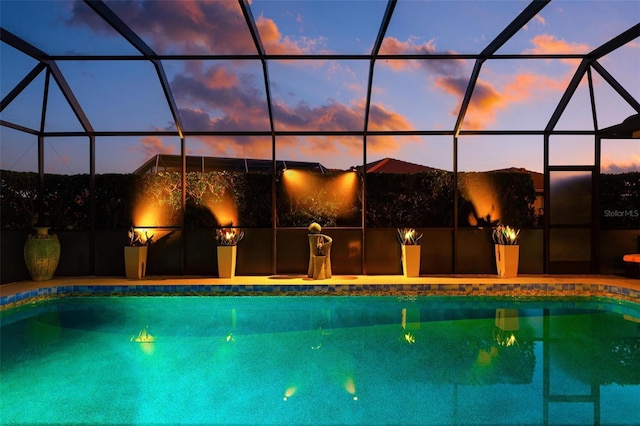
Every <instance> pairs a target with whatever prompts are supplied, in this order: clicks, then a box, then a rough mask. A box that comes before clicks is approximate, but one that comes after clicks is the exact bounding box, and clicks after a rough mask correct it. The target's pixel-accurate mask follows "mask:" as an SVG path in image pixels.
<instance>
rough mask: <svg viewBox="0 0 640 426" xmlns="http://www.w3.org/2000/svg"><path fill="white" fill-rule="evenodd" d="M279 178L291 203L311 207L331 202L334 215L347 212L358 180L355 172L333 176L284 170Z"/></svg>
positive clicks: (355, 193)
mask: <svg viewBox="0 0 640 426" xmlns="http://www.w3.org/2000/svg"><path fill="white" fill-rule="evenodd" d="M282 179H283V183H284V187H285V190H286V193H287V195H288V196H289V197H290V199H291V201H292V205H296V206H299V207H301V208H307V209H309V208H312V207H313V206H314V205H332V206H333V207H334V208H335V209H336V213H337V214H338V215H340V214H345V213H348V212H349V211H350V210H352V209H353V208H354V206H355V205H356V202H357V194H358V189H359V183H360V180H359V179H358V174H357V173H356V172H355V171H348V172H344V173H340V174H337V175H334V176H326V175H320V174H317V173H312V172H307V171H302V170H292V169H286V170H284V171H283V172H282Z"/></svg>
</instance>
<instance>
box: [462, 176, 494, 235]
mask: <svg viewBox="0 0 640 426" xmlns="http://www.w3.org/2000/svg"><path fill="white" fill-rule="evenodd" d="M460 179H461V181H462V182H463V183H464V184H463V185H461V193H462V196H463V197H464V198H465V199H467V200H469V201H470V202H471V204H472V205H473V210H474V213H475V215H474V213H470V214H469V216H468V217H467V220H468V222H469V225H471V226H482V225H483V223H481V222H480V221H483V222H486V223H484V224H489V223H497V222H499V221H500V219H501V218H502V208H501V206H500V203H499V201H498V198H497V196H496V189H495V187H494V185H493V182H492V180H491V178H490V177H489V176H487V175H486V174H483V173H471V174H465V175H461V176H460ZM479 220H480V221H479Z"/></svg>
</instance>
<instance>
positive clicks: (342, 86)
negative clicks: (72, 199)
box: [0, 0, 640, 174]
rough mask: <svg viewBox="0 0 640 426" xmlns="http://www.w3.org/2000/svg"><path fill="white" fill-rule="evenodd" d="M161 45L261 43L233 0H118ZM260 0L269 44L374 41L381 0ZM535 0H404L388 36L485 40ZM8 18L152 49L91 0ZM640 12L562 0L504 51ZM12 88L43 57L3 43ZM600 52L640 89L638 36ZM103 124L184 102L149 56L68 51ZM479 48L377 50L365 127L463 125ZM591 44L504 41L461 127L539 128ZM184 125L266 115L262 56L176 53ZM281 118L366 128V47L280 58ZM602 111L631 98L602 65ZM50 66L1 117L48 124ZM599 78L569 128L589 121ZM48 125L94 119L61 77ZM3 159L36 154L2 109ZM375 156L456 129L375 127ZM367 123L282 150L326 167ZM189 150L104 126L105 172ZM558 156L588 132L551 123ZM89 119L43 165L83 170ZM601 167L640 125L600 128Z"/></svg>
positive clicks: (497, 159) (309, 50) (468, 164)
mask: <svg viewBox="0 0 640 426" xmlns="http://www.w3.org/2000/svg"><path fill="white" fill-rule="evenodd" d="M105 3H106V4H107V6H108V7H109V8H111V9H112V10H113V11H114V12H115V13H116V14H117V15H118V16H119V17H120V18H121V19H122V20H123V21H124V23H125V24H127V25H128V26H129V27H130V28H132V29H133V30H134V31H136V32H137V34H138V35H139V36H140V38H141V39H142V40H143V41H144V42H145V43H146V44H147V45H148V46H149V47H151V48H152V49H153V50H154V51H155V52H156V53H157V54H159V55H211V54H215V55H217V54H220V55H255V54H256V48H255V45H254V43H253V40H252V39H251V35H250V33H249V31H248V29H247V25H246V22H245V19H244V17H243V15H242V11H241V9H240V7H239V5H238V3H237V2H235V1H212V2H205V1H190V0H180V1H177V0H175V1H170V0H167V1H120V0H118V1H105ZM250 3H251V12H252V14H253V17H254V19H255V21H256V25H257V28H258V31H259V35H260V38H261V40H262V44H263V46H264V48H265V51H266V53H267V54H268V55H270V54H300V55H312V54H344V55H367V54H369V53H371V50H372V47H373V44H374V42H375V39H376V37H377V35H378V31H379V28H380V23H381V21H382V18H383V15H384V12H385V9H386V6H387V3H386V2H385V1H373V0H358V1H272V0H253V1H251V2H250ZM528 4H529V2H527V1H519V0H511V1H481V0H480V1H457V0H448V1H426V0H424V1H421V0H399V1H398V3H397V5H396V7H395V10H394V13H393V16H392V19H391V22H390V25H389V28H388V30H387V32H386V36H385V38H384V41H383V44H382V48H381V52H380V53H382V54H416V53H422V54H477V53H480V52H481V51H482V50H483V49H484V48H485V47H486V46H487V44H489V43H490V42H491V41H492V40H493V39H494V38H495V37H496V36H497V35H498V34H499V33H500V32H501V31H502V30H503V29H504V27H505V26H507V25H508V24H509V23H510V22H511V21H512V20H513V19H514V18H515V17H516V16H517V15H518V14H519V13H520V12H521V11H522V10H524V9H525V8H526V7H527V5H528ZM0 8H1V9H0V23H1V25H2V28H3V29H5V30H7V31H10V32H11V33H13V34H15V35H17V36H18V37H21V38H22V39H24V40H25V41H27V42H28V43H30V44H32V45H33V46H35V47H36V48H38V49H40V50H42V51H43V52H45V53H47V54H49V55H131V56H140V52H138V51H137V50H136V49H135V48H134V47H132V45H130V44H129V43H128V42H127V41H126V40H125V39H123V38H122V37H121V36H120V35H118V34H117V33H116V32H115V31H114V30H113V29H112V28H111V27H109V26H107V25H106V24H105V22H104V21H102V20H101V18H100V17H99V16H98V15H97V14H95V13H94V12H93V11H92V10H91V9H90V7H89V6H87V5H86V4H85V3H84V2H69V1H12V0H1V1H0ZM639 22H640V1H638V0H603V1H563V0H553V1H552V2H551V3H550V4H549V5H547V6H546V7H545V8H544V9H543V10H542V12H540V13H539V14H538V15H537V16H536V17H535V18H534V19H533V20H531V21H530V22H529V23H528V24H527V25H526V26H525V27H524V28H522V30H520V31H519V32H518V33H517V34H516V35H515V36H514V37H513V38H512V39H511V40H509V41H508V42H507V43H506V44H505V45H504V46H502V47H501V48H500V49H499V51H498V52H497V53H499V54H547V53H553V54H572V53H578V54H581V53H587V52H590V51H592V50H593V49H595V48H597V47H599V46H600V45H602V44H603V43H605V42H607V41H608V40H609V39H611V38H612V37H615V36H616V35H618V34H620V33H622V32H624V31H625V30H627V29H629V28H631V27H633V26H634V25H637V24H638V23H639ZM0 58H1V60H0V63H1V66H0V82H1V84H0V91H1V95H2V97H4V96H6V95H7V93H8V92H10V91H11V90H12V89H13V88H14V87H15V85H16V84H18V83H19V82H20V81H21V80H22V79H23V78H24V76H25V75H27V74H28V73H29V72H30V71H31V70H32V69H33V67H34V66H35V65H36V64H37V61H35V60H34V59H32V58H30V57H28V56H26V55H24V54H23V53H21V52H19V51H17V50H15V49H13V48H12V47H10V46H8V45H7V44H6V43H4V42H3V43H1V44H0ZM598 62H599V63H600V65H602V66H603V67H604V68H605V69H606V70H607V71H608V72H609V73H610V74H611V75H612V76H613V77H614V78H615V79H616V80H617V81H618V82H619V83H620V84H621V85H622V86H623V87H624V88H625V89H626V90H627V91H628V92H629V93H630V94H631V95H632V96H633V97H634V98H635V99H636V100H638V99H640V73H639V71H638V70H640V39H635V40H634V41H632V42H630V43H628V44H627V45H625V46H623V47H622V48H619V49H617V50H616V51H614V52H612V53H611V54H609V55H607V56H605V57H603V58H601V59H600V60H599V61H598ZM56 63H57V64H58V66H59V68H60V70H61V71H62V73H63V75H64V76H65V78H66V80H67V82H68V84H69V86H70V88H71V90H72V91H73V93H74V94H75V96H76V98H77V99H78V101H79V103H80V105H81V106H82V108H83V109H84V112H85V113H86V115H87V117H88V119H89V121H90V123H91V125H92V126H93V128H94V130H95V131H98V132H100V131H123V132H126V131H140V132H150V131H153V130H175V129H176V126H175V123H174V121H173V118H172V115H171V111H170V110H169V107H168V106H167V103H166V101H165V99H164V95H163V93H162V89H161V85H160V83H159V81H158V78H157V74H156V72H155V69H154V67H153V64H151V63H150V62H149V61H144V60H137V61H122V60H120V61H115V60H112V61H104V60H88V59H82V60H69V58H66V57H65V59H59V60H56ZM474 64H475V60H473V59H429V60H420V61H418V60H378V61H376V63H375V68H374V78H373V92H372V96H371V111H370V117H369V130H389V131H406V130H425V131H451V130H452V129H453V128H454V126H455V123H456V119H457V116H458V111H459V107H460V104H461V102H462V99H463V97H464V93H465V90H466V88H467V82H468V79H469V76H470V75H471V71H472V69H473V67H474ZM578 64H579V60H576V59H567V58H559V59H544V58H536V59H517V58H516V59H505V60H497V59H491V60H488V61H486V62H485V63H484V64H483V66H482V69H481V72H480V76H479V80H478V83H477V85H476V88H475V91H474V93H473V96H472V101H471V104H470V107H469V109H468V111H467V114H466V116H465V120H464V122H463V125H462V130H463V131H464V130H490V131H491V130H527V131H540V130H543V129H544V128H545V127H546V125H547V123H548V122H549V119H550V117H551V115H552V114H553V112H554V110H555V108H556V105H557V104H558V101H559V100H560V98H561V97H562V95H563V93H564V91H565V89H566V86H567V84H568V82H569V81H570V79H571V78H572V76H573V74H574V72H575V70H576V67H577V65H578ZM162 66H163V68H164V71H165V73H166V76H167V80H168V81H169V84H170V87H171V90H172V92H173V94H174V96H175V100H176V103H177V105H178V108H179V111H180V117H181V119H182V121H183V123H184V130H186V131H188V132H198V131H238V130H250V131H263V132H268V131H269V130H270V123H269V117H268V113H267V112H268V110H267V107H268V106H267V97H266V90H265V84H264V79H263V70H262V64H261V62H260V61H259V60H256V59H236V60H215V61H214V60H200V59H196V60H163V61H162ZM267 66H268V72H269V78H270V82H269V83H270V90H271V93H270V95H271V101H272V110H273V117H274V127H275V130H276V131H283V130H287V131H289V130H292V131H302V132H304V131H315V130H326V131H345V130H346V131H362V130H363V127H364V121H365V117H364V111H365V101H366V94H367V79H368V75H369V66H370V61H369V60H368V59H367V58H363V59H350V60H317V59H315V60H297V61H293V60H288V61H285V60H275V59H273V60H269V61H268V62H267ZM593 77H594V80H593V81H594V92H595V98H596V113H597V120H598V123H597V126H598V128H604V127H608V126H611V125H614V124H618V123H620V122H621V121H622V120H624V119H625V118H627V117H629V116H631V115H633V114H636V113H637V112H636V111H634V110H633V108H632V107H631V106H629V105H628V104H627V103H626V102H625V101H624V100H623V99H622V98H621V97H620V96H619V95H618V94H617V93H616V92H615V91H614V90H613V89H612V88H611V87H610V86H609V85H608V83H607V82H606V81H605V80H604V79H603V78H602V77H601V76H600V75H598V73H596V72H594V73H593ZM44 81H45V73H44V72H43V73H41V74H40V75H39V76H38V77H37V78H36V79H35V80H34V81H33V82H32V83H31V84H30V85H29V86H28V87H27V89H25V90H24V91H23V92H22V93H21V94H20V95H19V96H18V97H17V98H16V99H15V100H14V101H13V102H12V103H11V104H10V105H9V106H8V107H7V108H6V109H5V110H4V111H2V114H1V119H2V120H5V121H8V122H11V123H15V124H18V125H20V126H24V127H27V128H30V129H34V130H38V129H39V127H40V124H39V121H40V117H41V108H42V103H43V102H42V93H43V87H44ZM588 94H589V89H588V85H587V81H586V79H585V80H583V82H582V84H581V85H580V87H579V88H578V90H577V92H576V94H575V95H574V97H573V98H572V99H571V101H570V103H569V105H568V107H567V109H566V111H565V112H564V114H563V115H562V117H561V119H560V121H559V123H558V126H557V127H556V129H557V130H575V131H583V130H593V129H594V124H593V120H592V113H591V106H590V103H589V97H588ZM48 96H49V98H48V106H47V119H46V126H45V131H50V132H67V131H82V127H81V126H80V124H79V122H78V120H77V119H76V118H75V116H74V114H73V112H72V111H71V109H70V108H69V106H68V105H67V104H66V101H65V99H64V97H63V95H62V93H61V91H60V90H59V89H58V88H57V87H56V86H55V84H52V88H51V89H50V91H49V95H48ZM0 138H1V143H0V164H1V167H0V168H2V169H11V170H37V141H36V137H35V136H33V135H29V134H25V133H22V132H19V131H16V130H13V129H9V128H8V127H4V126H0ZM367 140H368V145H367V162H372V161H376V160H379V159H381V158H385V157H391V158H397V159H401V160H405V161H409V162H412V163H417V164H424V165H427V166H431V167H437V168H442V169H446V170H452V169H453V156H452V154H453V142H452V141H453V139H452V137H451V136H450V135H447V136H431V135H429V136H396V137H390V136H384V137H383V136H370V137H368V139H367ZM542 147H543V137H542V136H540V135H537V136H518V135H500V136H496V135H492V136H491V135H484V136H464V135H462V136H460V138H459V157H458V162H459V163H458V167H459V169H460V170H463V171H464V170H491V169H498V168H505V167H524V168H527V169H529V170H536V171H542V169H543V153H542ZM186 150H187V154H188V155H198V156H224V157H246V158H264V159H269V158H271V137H270V136H251V137H249V136H242V137H239V136H207V137H203V136H188V137H187V138H186ZM362 150H363V147H362V138H361V137H360V136H348V137H347V136H340V137H337V136H315V137H304V136H281V137H278V138H277V145H276V157H277V159H283V160H300V161H313V162H321V163H322V164H323V165H325V166H326V167H330V168H348V167H350V166H353V165H359V164H361V163H362V160H363V154H362ZM158 153H168V154H180V140H179V138H178V137H158V136H154V135H149V136H135V137H134V136H119V137H98V138H97V139H96V171H97V173H114V172H115V173H128V172H131V171H133V170H135V169H136V168H137V167H138V166H140V165H141V164H142V163H144V162H145V161H146V160H148V159H149V158H150V157H152V156H153V155H155V154H158ZM550 156H551V162H552V163H553V164H574V165H589V164H593V161H594V159H593V137H592V136H555V137H553V136H552V138H551V149H550ZM88 157H89V146H88V138H86V137H55V138H47V143H46V147H45V167H46V170H47V172H54V173H65V174H67V173H68V174H73V173H88V172H89V161H88ZM602 163H603V168H604V169H605V170H607V171H615V172H619V171H626V170H640V140H639V139H635V140H625V141H605V142H603V151H602Z"/></svg>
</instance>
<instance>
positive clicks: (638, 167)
mask: <svg viewBox="0 0 640 426" xmlns="http://www.w3.org/2000/svg"><path fill="white" fill-rule="evenodd" d="M600 169H601V171H602V173H614V174H618V173H628V172H640V153H634V154H631V158H630V159H629V160H627V161H615V160H612V159H611V158H603V159H602V163H601V165H600Z"/></svg>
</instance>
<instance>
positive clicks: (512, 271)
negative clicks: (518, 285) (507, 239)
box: [495, 244, 520, 278]
mask: <svg viewBox="0 0 640 426" xmlns="http://www.w3.org/2000/svg"><path fill="white" fill-rule="evenodd" d="M495 247H496V269H497V271H498V276H499V277H500V278H512V277H517V276H518V262H519V260H520V246H518V245H502V244H496V245H495Z"/></svg>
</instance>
